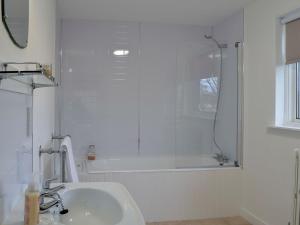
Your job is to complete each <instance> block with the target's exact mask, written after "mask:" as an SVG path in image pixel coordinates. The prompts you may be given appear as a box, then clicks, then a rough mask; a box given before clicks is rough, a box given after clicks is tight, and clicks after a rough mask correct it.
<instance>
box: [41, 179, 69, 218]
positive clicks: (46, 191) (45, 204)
mask: <svg viewBox="0 0 300 225" xmlns="http://www.w3.org/2000/svg"><path fill="white" fill-rule="evenodd" d="M55 180H57V178H52V179H49V180H46V181H45V182H44V185H43V190H42V192H41V195H40V213H41V214H44V213H49V212H50V209H51V208H53V207H59V209H60V211H59V213H60V214H66V213H68V212H69V210H68V209H65V207H64V204H63V201H62V198H61V196H60V195H59V194H58V191H60V190H62V189H64V188H65V185H59V186H56V187H53V188H50V184H51V182H52V181H55ZM45 199H50V200H49V201H45Z"/></svg>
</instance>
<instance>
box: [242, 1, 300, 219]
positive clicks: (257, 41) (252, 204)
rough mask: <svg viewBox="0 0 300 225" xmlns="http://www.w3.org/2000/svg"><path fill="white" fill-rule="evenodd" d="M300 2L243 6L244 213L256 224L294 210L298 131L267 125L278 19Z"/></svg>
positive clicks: (272, 113)
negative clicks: (294, 176) (295, 151)
mask: <svg viewBox="0 0 300 225" xmlns="http://www.w3.org/2000/svg"><path fill="white" fill-rule="evenodd" d="M299 7H300V3H299V1H298V0H284V1H283V0H259V1H256V2H254V3H252V4H251V5H249V6H247V7H246V9H245V82H244V83H245V109H244V111H245V118H244V122H245V124H244V127H245V128H244V131H245V133H244V172H243V203H242V213H243V215H244V216H246V217H247V218H248V219H250V220H251V221H252V223H253V224H254V225H256V224H268V225H283V224H288V221H289V220H290V216H291V214H292V210H291V206H292V190H293V165H294V154H293V149H294V148H296V147H299V146H300V139H299V137H300V134H299V133H297V132H289V131H277V130H273V129H268V125H270V124H272V123H273V122H274V120H275V78H276V63H277V62H276V55H277V54H278V53H279V51H278V48H277V46H276V41H277V38H276V19H277V18H278V17H279V16H282V15H284V14H286V13H288V12H289V11H291V10H294V9H296V8H299ZM255 217H256V219H255ZM263 221H264V222H263Z"/></svg>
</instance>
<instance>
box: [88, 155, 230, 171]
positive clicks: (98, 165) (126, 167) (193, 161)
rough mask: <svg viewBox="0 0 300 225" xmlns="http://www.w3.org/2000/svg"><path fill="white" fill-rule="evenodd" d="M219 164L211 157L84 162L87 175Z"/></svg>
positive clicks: (166, 169)
mask: <svg viewBox="0 0 300 225" xmlns="http://www.w3.org/2000/svg"><path fill="white" fill-rule="evenodd" d="M230 166H232V167H233V166H234V163H233V162H228V163H226V164H224V166H223V167H230ZM220 167H221V166H220V163H219V162H218V161H217V160H216V159H214V158H213V157H212V155H203V156H194V157H176V158H172V157H159V158H158V157H156V158H154V157H153V158H151V157H147V158H146V157H135V158H121V159H120V158H117V159H98V160H95V161H85V168H86V171H87V172H88V173H107V172H139V171H143V172H155V171H162V170H165V171H171V170H177V171H178V170H191V169H193V170H195V169H205V168H220Z"/></svg>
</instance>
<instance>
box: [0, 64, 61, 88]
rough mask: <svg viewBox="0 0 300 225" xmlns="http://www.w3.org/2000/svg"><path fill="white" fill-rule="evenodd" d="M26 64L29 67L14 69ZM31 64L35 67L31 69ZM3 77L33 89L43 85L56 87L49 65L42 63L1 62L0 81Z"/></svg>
mask: <svg viewBox="0 0 300 225" xmlns="http://www.w3.org/2000/svg"><path fill="white" fill-rule="evenodd" d="M20 65H21V66H24V65H25V66H26V67H27V68H28V66H29V65H31V68H30V69H22V70H18V69H16V66H20ZM32 65H33V66H34V67H35V68H34V69H32ZM5 79H11V80H14V81H17V82H19V83H22V84H24V85H29V86H31V87H32V88H33V89H35V88H43V87H56V86H58V85H57V83H56V82H55V78H54V77H53V76H52V68H51V65H42V64H39V63H3V64H2V65H1V70H0V82H1V81H3V80H5Z"/></svg>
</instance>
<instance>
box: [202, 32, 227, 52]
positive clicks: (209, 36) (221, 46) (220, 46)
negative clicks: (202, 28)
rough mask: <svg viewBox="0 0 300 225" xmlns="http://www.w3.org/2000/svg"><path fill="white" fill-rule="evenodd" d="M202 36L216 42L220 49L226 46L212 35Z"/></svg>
mask: <svg viewBox="0 0 300 225" xmlns="http://www.w3.org/2000/svg"><path fill="white" fill-rule="evenodd" d="M204 37H205V38H206V39H209V40H212V41H213V42H215V43H216V45H217V46H218V48H220V49H222V48H227V47H228V46H227V44H220V43H219V42H218V41H217V40H216V39H214V38H213V36H211V35H204Z"/></svg>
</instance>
